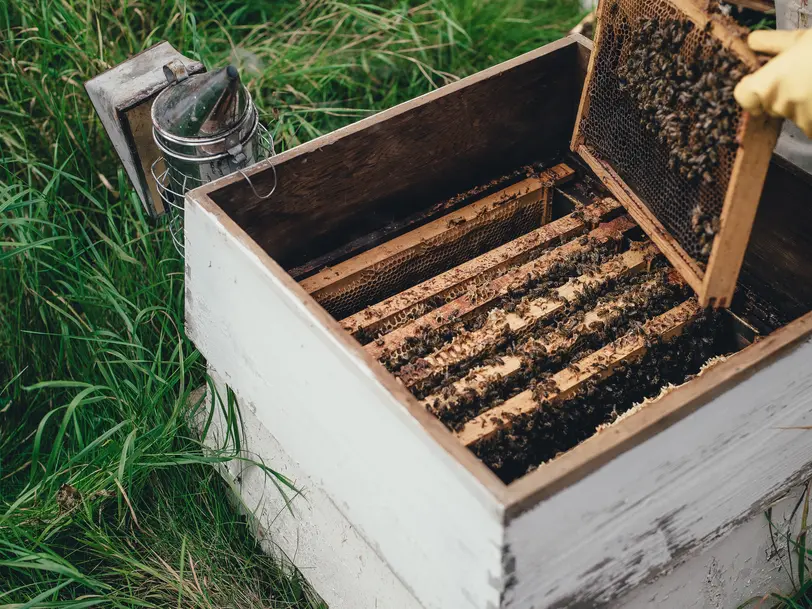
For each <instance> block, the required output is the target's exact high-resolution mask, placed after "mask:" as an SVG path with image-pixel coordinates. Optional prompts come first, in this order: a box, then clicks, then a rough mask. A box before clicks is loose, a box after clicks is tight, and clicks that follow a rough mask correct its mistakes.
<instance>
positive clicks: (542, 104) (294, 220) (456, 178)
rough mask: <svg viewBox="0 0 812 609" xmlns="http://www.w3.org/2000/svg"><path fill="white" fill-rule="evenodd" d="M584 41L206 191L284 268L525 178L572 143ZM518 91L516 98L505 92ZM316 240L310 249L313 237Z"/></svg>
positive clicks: (400, 109)
mask: <svg viewBox="0 0 812 609" xmlns="http://www.w3.org/2000/svg"><path fill="white" fill-rule="evenodd" d="M578 40H579V39H578V38H577V37H571V38H565V39H562V40H560V41H557V42H555V43H552V44H550V45H547V46H545V47H543V48H540V49H537V50H534V51H531V52H530V53H528V54H525V55H522V56H520V57H517V58H515V59H511V60H510V61H507V62H505V63H503V64H500V65H496V66H494V67H492V68H489V69H487V70H484V71H482V72H478V73H477V74H474V75H472V76H469V77H467V78H464V79H462V80H460V81H458V82H454V83H452V84H449V85H446V86H445V87H441V88H440V89H438V90H435V91H431V92H429V93H427V94H425V95H421V96H420V97H418V98H416V99H412V100H409V101H407V102H405V103H403V104H400V105H399V106H396V107H394V108H391V109H388V110H385V111H383V112H381V113H378V114H376V115H374V116H371V117H368V118H366V119H364V120H361V121H359V122H357V123H355V124H353V125H350V126H348V127H345V128H342V129H339V130H337V131H334V132H332V133H330V134H327V135H325V136H323V137H320V138H317V139H315V140H313V141H311V142H308V143H306V144H302V145H301V146H298V147H296V148H295V149H292V150H289V151H286V152H284V153H282V154H280V155H278V156H277V157H275V158H274V159H271V160H268V161H264V162H262V163H259V164H257V165H256V166H254V167H253V168H250V169H248V170H247V171H246V174H247V175H249V176H250V177H251V180H252V181H253V183H254V184H255V186H256V188H257V190H258V191H259V192H265V191H267V189H268V188H269V186H270V184H271V182H272V177H271V173H272V172H271V171H270V167H271V166H272V165H273V166H275V167H276V169H277V173H278V178H279V188H278V189H277V191H276V192H275V193H274V196H273V198H272V199H271V200H268V201H260V200H258V199H257V198H256V197H255V196H254V195H253V193H252V192H251V189H250V188H248V187H247V184H246V183H245V180H244V179H242V177H241V176H238V179H227V180H223V181H219V182H218V184H217V185H216V186H215V187H213V188H210V189H206V190H205V192H209V191H211V192H212V198H213V199H214V200H215V202H216V203H217V204H218V205H220V206H221V207H222V208H223V209H224V210H225V211H226V213H228V214H229V215H230V216H231V217H232V218H234V219H235V220H236V221H237V223H238V224H240V225H241V226H242V227H243V228H245V229H246V231H247V232H248V233H249V235H250V236H251V237H252V238H253V239H255V240H256V241H257V243H259V244H260V246H261V247H263V249H265V250H266V251H267V252H268V253H269V254H270V255H271V256H272V257H273V258H274V259H275V260H277V261H278V262H280V264H282V265H283V266H284V267H285V268H292V267H297V266H300V265H302V264H305V263H307V262H308V261H309V260H312V259H314V258H318V257H319V256H321V255H323V254H325V253H327V252H329V251H332V250H334V249H336V248H338V247H341V246H342V245H344V244H346V243H348V242H350V241H353V240H354V239H357V238H359V237H362V236H363V235H368V234H369V233H372V232H374V231H376V230H380V229H381V228H382V227H384V226H386V225H387V224H390V223H391V222H396V221H398V220H400V219H402V218H405V217H408V216H410V215H411V214H413V213H415V212H418V211H420V208H424V207H426V206H428V205H430V204H432V203H434V202H436V201H441V200H444V199H447V198H448V197H451V196H453V195H455V194H457V193H460V192H464V191H466V190H468V189H469V188H471V186H473V185H475V184H481V183H482V182H483V181H488V180H491V179H493V178H496V177H498V176H500V175H504V174H505V173H508V172H510V171H513V170H515V169H516V168H517V167H522V166H524V165H530V164H533V163H537V162H549V161H551V160H552V159H554V158H556V156H557V155H558V154H559V153H560V151H561V150H562V149H563V148H564V147H565V146H566V143H567V141H568V140H569V136H570V134H571V132H572V127H571V125H572V119H573V117H574V115H575V103H576V95H577V94H578V93H577V91H576V90H575V88H574V87H573V86H572V83H573V79H574V78H576V79H577V78H578V76H579V72H580V70H579V66H578V63H577V61H578V49H579V46H580V45H579V42H578ZM508 91H509V94H508V93H507V92H508ZM305 235H306V236H307V238H306V239H304V238H303V236H305Z"/></svg>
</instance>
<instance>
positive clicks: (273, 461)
mask: <svg viewBox="0 0 812 609" xmlns="http://www.w3.org/2000/svg"><path fill="white" fill-rule="evenodd" d="M209 376H210V378H211V379H212V380H213V381H214V383H215V386H216V391H217V394H218V395H219V399H220V401H216V407H215V410H214V413H213V416H212V420H211V425H210V426H209V431H208V435H207V436H206V438H205V442H206V445H207V446H209V447H210V448H213V449H217V448H218V447H223V446H224V444H225V443H226V442H227V441H228V437H229V432H228V430H227V422H226V417H225V416H224V413H223V409H224V407H225V406H224V403H225V401H226V387H225V384H224V383H223V382H222V381H221V379H220V375H218V374H217V372H216V371H214V370H213V369H211V368H209ZM236 397H237V401H238V403H239V401H240V396H236ZM211 399H212V394H211V392H209V394H208V395H207V398H206V404H207V407H206V409H205V410H204V411H202V412H201V416H200V418H199V420H198V422H199V423H203V422H204V421H205V418H206V416H207V415H208V412H209V409H210V408H211ZM240 418H241V423H242V425H241V429H242V435H241V441H242V449H243V450H242V456H243V457H244V458H245V459H246V460H245V461H240V460H234V461H231V462H229V463H228V465H227V470H228V471H227V473H226V477H227V479H228V481H229V482H230V483H231V486H232V488H233V490H234V492H235V493H236V494H237V496H238V497H239V499H240V502H241V504H242V507H243V509H244V510H246V512H247V513H250V514H252V515H253V517H254V520H255V525H256V531H255V532H256V535H257V538H258V539H259V540H260V542H261V543H262V546H263V549H264V550H265V551H266V552H268V553H269V554H271V555H273V556H277V557H279V558H280V559H281V560H282V561H286V562H290V563H292V564H294V565H295V566H296V567H297V568H298V569H299V571H301V572H302V574H303V575H304V576H305V577H306V578H307V580H308V582H309V583H310V584H311V585H312V586H313V587H314V589H315V590H316V592H318V594H319V595H320V596H321V597H322V598H323V599H324V600H325V601H326V602H327V604H328V605H329V606H330V609H358V608H362V607H379V608H380V609H385V608H388V607H392V608H397V609H422V605H420V604H419V603H418V602H417V600H416V599H415V598H414V597H413V596H412V595H411V594H410V593H409V591H408V590H407V589H406V587H405V586H404V585H403V583H401V582H400V580H398V578H397V577H395V576H394V574H393V573H392V571H391V570H390V569H389V567H388V565H387V564H386V563H385V562H383V561H382V560H381V559H380V557H379V556H378V555H377V553H376V552H375V550H374V549H373V548H372V547H370V546H369V544H367V543H366V541H365V540H364V539H363V538H362V537H361V536H360V535H359V534H358V531H357V530H356V529H355V527H353V526H352V525H351V524H350V523H349V522H348V521H347V519H346V518H345V517H344V515H343V514H342V513H341V512H340V511H339V510H338V508H337V507H336V505H335V504H334V503H333V502H332V501H331V500H330V498H329V497H328V496H327V495H326V494H325V493H324V491H322V490H321V489H320V488H318V487H317V486H316V485H314V484H313V482H312V481H311V480H310V479H309V478H308V476H306V475H305V474H304V473H303V472H302V471H301V469H300V468H299V467H298V466H297V465H296V463H294V461H293V459H291V457H290V456H289V455H288V454H287V453H286V452H285V451H284V450H283V449H282V447H281V446H280V445H279V442H278V441H277V440H276V438H274V437H273V435H272V434H271V433H270V432H269V431H268V429H267V428H266V427H265V426H264V425H263V424H262V423H260V421H259V419H257V416H256V413H254V412H252V411H251V409H250V408H241V409H240ZM256 462H260V463H264V464H265V465H267V466H268V467H271V468H273V469H274V471H276V472H279V473H280V474H282V475H283V476H285V477H286V478H287V479H288V480H290V481H291V482H292V483H293V484H294V486H295V487H296V491H292V490H290V489H289V488H286V487H284V486H281V485H280V486H281V488H282V491H280V490H279V488H278V487H277V484H279V483H275V482H274V481H273V480H271V479H269V477H268V476H267V475H266V473H265V472H263V471H262V469H261V468H259V467H258V466H257V465H254V463H256Z"/></svg>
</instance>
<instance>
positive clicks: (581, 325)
mask: <svg viewBox="0 0 812 609" xmlns="http://www.w3.org/2000/svg"><path fill="white" fill-rule="evenodd" d="M506 182H507V183H506ZM497 184H498V185H497V186H494V187H493V188H491V189H490V190H489V189H486V188H481V187H480V188H477V189H474V190H473V191H472V192H471V193H468V194H465V193H464V194H462V195H460V196H459V197H458V199H459V201H461V202H462V205H461V206H460V207H458V208H457V209H456V210H455V211H451V212H449V213H447V214H445V215H443V216H441V217H439V218H435V219H433V220H432V221H430V222H427V223H426V224H424V225H423V226H420V227H418V228H416V229H414V230H412V231H410V232H408V233H406V234H403V235H401V236H399V237H396V238H394V239H390V240H389V241H386V242H384V243H381V244H379V245H377V246H376V247H373V248H372V249H370V250H368V251H366V252H364V253H362V254H360V255H358V256H355V257H353V258H350V259H349V260H345V261H344V262H341V263H339V264H337V265H335V266H333V267H331V268H325V269H322V270H321V271H319V272H317V273H315V274H313V275H311V276H309V277H307V278H304V279H302V280H301V281H300V283H301V285H302V286H303V287H304V288H305V289H306V290H307V291H308V292H309V293H310V294H311V295H312V296H313V297H314V298H315V299H316V300H317V301H319V302H320V303H321V304H322V305H323V306H324V307H325V309H327V311H328V312H330V313H331V314H332V315H333V316H335V317H336V319H338V320H339V321H340V323H341V325H342V326H343V327H344V329H345V330H346V331H348V332H350V333H351V334H352V335H353V336H354V337H355V338H356V339H357V340H358V341H359V342H360V343H361V344H362V345H364V349H366V350H367V352H368V353H369V354H370V355H372V356H373V357H374V358H376V359H377V360H378V361H380V362H381V363H382V364H383V365H384V366H385V367H386V368H387V369H388V370H389V371H390V372H391V373H392V374H394V375H395V376H396V377H397V378H398V379H399V380H400V382H401V383H403V384H404V385H405V386H406V387H407V388H408V389H409V391H411V393H412V394H413V395H414V396H415V398H416V399H417V400H419V401H420V402H421V403H422V405H423V406H424V407H425V408H426V409H427V410H429V411H430V412H432V413H433V414H434V415H435V416H437V418H438V419H439V420H440V421H441V422H442V423H443V424H444V425H445V426H446V427H447V428H448V429H449V430H451V432H452V433H454V434H455V435H456V436H457V438H458V439H459V441H460V442H462V443H463V444H464V445H466V446H468V447H469V448H470V449H471V450H472V451H473V452H474V453H475V454H476V455H477V456H478V457H479V458H480V459H482V460H483V461H484V462H485V463H486V464H487V465H488V466H489V467H490V468H491V469H492V470H493V471H494V472H495V473H496V474H497V475H498V476H499V477H500V478H501V479H502V480H503V481H505V482H511V481H512V480H515V479H516V478H518V477H521V476H522V475H524V474H525V473H527V472H528V471H531V470H533V469H535V468H536V467H538V465H539V464H541V463H543V462H545V461H547V460H549V459H552V458H554V457H555V455H556V454H558V453H560V452H563V451H566V450H569V449H570V448H572V447H574V446H576V445H577V444H579V443H580V442H581V441H583V440H585V439H586V438H588V437H590V436H591V435H593V434H594V433H595V432H596V430H597V429H598V428H599V427H600V426H604V425H607V424H611V423H612V422H613V421H615V420H617V419H618V417H620V416H621V415H623V413H625V412H627V411H628V410H630V409H631V408H633V407H634V406H635V404H637V403H639V402H641V401H643V400H645V399H647V398H652V397H654V396H657V395H658V394H659V393H660V392H661V391H662V390H663V388H664V387H668V386H670V385H676V384H680V383H682V382H685V381H686V380H687V379H689V378H690V377H691V375H694V374H696V373H698V372H699V371H700V369H701V368H702V366H703V365H704V364H705V363H706V362H707V361H708V360H709V359H711V358H713V357H714V356H717V355H721V354H726V353H730V352H732V351H735V350H737V349H738V348H740V347H742V346H743V345H745V344H747V343H748V342H750V341H751V340H752V339H753V337H754V335H755V331H754V330H752V328H749V327H748V326H747V324H746V323H745V322H743V321H742V320H740V319H739V318H737V317H736V316H735V314H733V313H731V312H729V311H723V312H712V311H704V310H702V309H701V308H700V307H699V305H698V303H697V301H696V299H695V297H694V296H693V292H692V291H691V289H690V288H689V287H688V286H687V285H686V284H685V283H684V281H683V280H682V279H681V278H680V277H679V275H678V274H677V273H676V272H675V271H674V270H673V269H672V268H671V267H670V266H669V265H668V263H667V261H666V260H665V259H664V257H663V256H662V255H660V253H659V252H658V250H657V249H656V248H655V247H654V245H653V244H652V243H651V242H650V241H648V239H647V238H646V237H645V235H644V233H643V232H642V231H641V230H640V228H639V227H638V226H637V225H636V224H635V223H634V221H633V220H631V218H630V217H629V216H628V215H626V213H625V211H624V209H623V208H622V207H621V206H620V204H619V203H617V202H616V201H615V200H614V199H612V198H611V197H609V196H608V192H607V191H605V190H604V189H603V188H602V186H600V184H599V182H598V181H597V179H595V177H594V176H593V175H592V174H591V173H590V172H589V171H588V170H587V169H585V168H584V167H582V166H579V165H578V164H577V161H576V160H575V159H573V158H568V159H566V160H565V162H564V163H560V164H557V165H549V166H548V167H546V168H543V169H542V168H539V167H527V168H525V170H524V171H523V172H521V173H519V174H518V175H515V174H514V175H513V177H512V178H510V179H509V180H502V181H497Z"/></svg>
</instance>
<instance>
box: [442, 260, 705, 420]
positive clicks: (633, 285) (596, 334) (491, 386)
mask: <svg viewBox="0 0 812 609" xmlns="http://www.w3.org/2000/svg"><path fill="white" fill-rule="evenodd" d="M652 278H655V279H656V281H655V283H654V284H652V283H651V280H652ZM621 295H622V297H623V299H624V305H623V306H622V307H618V309H617V310H614V311H611V312H610V313H609V314H607V316H606V317H605V318H604V319H603V320H601V321H599V322H596V323H595V324H594V325H592V326H591V327H590V328H589V331H587V332H581V333H580V334H577V335H576V334H574V332H575V331H576V328H578V327H579V326H580V325H581V324H582V322H583V320H584V317H585V315H586V313H587V312H588V311H590V310H592V309H593V308H595V307H596V306H597V305H598V303H607V302H613V301H616V300H617V299H618V298H620V297H621ZM688 296H689V289H688V288H687V287H686V286H685V285H683V284H681V283H673V282H669V281H667V279H666V273H665V271H664V270H652V271H651V272H650V273H643V274H640V275H634V276H628V277H624V278H621V279H619V280H618V281H617V282H616V283H614V284H613V285H612V286H611V289H609V291H608V292H604V293H602V294H600V295H598V296H593V297H591V298H589V300H588V302H578V303H575V302H573V303H570V304H569V305H568V306H567V307H566V308H565V309H564V310H563V311H562V312H561V313H560V314H559V315H558V316H556V318H555V319H554V320H551V321H550V322H549V323H547V324H542V325H540V326H537V327H535V328H534V329H533V330H532V331H531V332H530V333H529V334H528V335H526V336H523V337H520V338H519V337H516V336H511V337H510V340H508V341H505V342H503V343H502V344H501V345H494V348H493V349H491V350H489V352H488V353H487V354H486V355H485V356H483V357H482V358H477V359H476V360H475V361H469V362H466V364H465V366H463V367H461V368H460V369H459V370H457V374H455V375H453V376H451V377H450V378H448V377H447V378H445V379H443V382H442V383H441V384H440V386H439V388H438V389H436V390H435V395H438V396H439V397H438V398H437V399H436V400H435V402H434V403H432V404H430V405H429V406H430V409H431V411H432V412H433V413H434V414H435V415H436V416H437V417H438V418H439V419H440V420H441V421H442V422H443V423H444V424H445V425H446V426H447V427H449V428H450V429H452V430H459V429H461V428H462V426H463V425H464V424H465V423H466V422H467V421H469V420H470V419H472V418H474V417H475V416H477V415H479V414H481V413H482V412H485V411H487V410H490V409H492V408H496V407H498V406H500V405H502V404H503V403H504V402H505V401H506V400H508V399H510V398H511V397H513V396H515V395H517V394H518V393H520V392H522V391H524V390H526V389H530V390H532V391H533V392H534V395H535V396H536V399H537V401H540V402H541V401H543V400H544V399H545V398H546V397H548V396H549V395H551V394H553V393H554V392H555V391H557V388H556V387H555V386H554V384H552V383H551V381H550V377H551V376H552V375H553V374H554V373H555V372H557V371H559V370H561V369H563V368H566V367H568V366H570V365H572V364H573V363H574V362H576V361H578V360H580V359H582V358H583V357H585V356H586V355H588V354H589V353H591V352H592V351H595V350H597V349H599V348H601V347H603V346H604V345H606V344H608V343H611V342H612V341H614V340H616V339H618V338H619V337H621V336H622V335H624V334H626V333H627V332H629V331H631V330H632V329H633V328H635V327H642V324H643V323H644V322H645V321H646V320H647V319H649V318H650V317H652V316H656V315H659V314H661V313H664V312H665V311H667V310H668V309H670V308H671V307H673V306H675V305H676V304H678V303H680V302H682V301H683V300H685V299H686V298H687V297H688ZM556 338H564V339H571V338H575V339H576V340H575V341H574V343H573V344H572V345H571V346H570V347H569V348H567V349H563V350H556V351H555V352H552V353H550V352H548V351H547V349H546V346H545V345H547V344H551V343H552V342H554V341H555V339H556ZM507 356H518V357H519V358H520V359H521V368H520V369H519V371H518V372H516V373H514V374H512V375H510V376H508V377H503V376H501V375H499V374H496V375H492V376H489V377H488V378H487V379H486V380H485V381H484V382H482V383H480V386H479V387H478V388H477V389H476V390H474V389H473V388H470V387H469V388H467V389H465V390H464V391H462V392H457V391H456V390H455V387H454V384H453V383H454V381H456V380H459V379H460V378H468V379H470V378H472V377H473V376H474V375H476V374H478V373H479V372H480V371H481V369H482V367H483V366H492V365H495V364H501V363H503V361H502V358H503V357H507Z"/></svg>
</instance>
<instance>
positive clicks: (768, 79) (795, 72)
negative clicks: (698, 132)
mask: <svg viewBox="0 0 812 609" xmlns="http://www.w3.org/2000/svg"><path fill="white" fill-rule="evenodd" d="M748 43H749V44H750V47H751V48H752V49H753V50H754V51H756V52H757V53H766V54H769V55H775V57H774V58H773V59H771V60H770V61H769V62H767V64H765V65H764V67H762V68H761V69H759V70H758V71H756V72H755V73H753V74H750V75H749V76H745V77H744V78H743V79H742V80H741V82H740V83H739V84H738V86H737V87H736V90H735V91H734V95H735V97H736V101H738V102H739V104H740V105H741V106H742V108H744V109H745V110H747V111H748V112H749V113H750V114H753V115H759V114H763V113H765V112H766V113H767V114H770V115H772V116H783V117H784V118H788V119H790V120H791V121H793V122H794V123H795V124H796V125H798V127H799V128H800V129H801V130H802V131H804V132H805V133H806V134H807V135H808V136H809V137H812V30H763V31H756V32H753V33H752V34H750V38H749V39H748Z"/></svg>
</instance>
